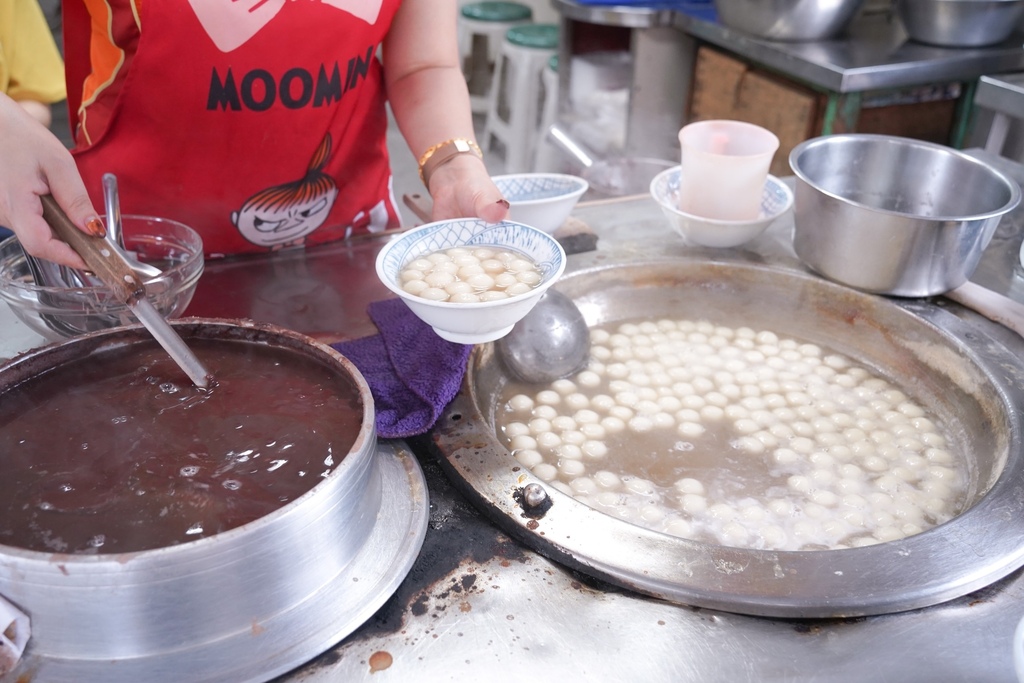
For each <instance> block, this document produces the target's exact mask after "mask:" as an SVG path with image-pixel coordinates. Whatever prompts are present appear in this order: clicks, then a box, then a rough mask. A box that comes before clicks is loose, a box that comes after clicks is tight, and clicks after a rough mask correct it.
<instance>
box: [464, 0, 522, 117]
mask: <svg viewBox="0 0 1024 683" xmlns="http://www.w3.org/2000/svg"><path fill="white" fill-rule="evenodd" d="M532 19H533V10H532V9H530V8H529V7H528V6H527V5H524V4H522V3H518V2H471V3H468V4H465V5H463V6H462V7H461V8H460V10H459V24H458V32H459V56H460V58H461V60H462V72H463V74H465V76H466V82H467V84H468V85H469V101H470V105H471V106H472V109H473V113H474V114H481V113H483V112H485V111H487V105H488V103H489V102H490V91H491V86H492V84H493V83H494V79H493V78H492V77H491V74H492V72H493V69H494V65H495V63H496V62H497V60H498V51H499V50H500V48H501V43H502V41H504V40H505V34H506V33H507V32H508V30H509V29H510V28H512V27H514V26H520V25H522V24H528V23H530V21H531V20H532ZM481 43H483V44H481Z"/></svg>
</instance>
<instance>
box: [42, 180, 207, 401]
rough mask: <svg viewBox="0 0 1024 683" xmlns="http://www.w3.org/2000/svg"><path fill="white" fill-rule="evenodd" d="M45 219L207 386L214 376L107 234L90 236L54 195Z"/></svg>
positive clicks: (189, 372)
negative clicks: (155, 303)
mask: <svg viewBox="0 0 1024 683" xmlns="http://www.w3.org/2000/svg"><path fill="white" fill-rule="evenodd" d="M42 203H43V218H44V219H45V220H46V222H47V223H48V224H49V225H50V227H51V228H53V231H54V232H55V233H56V234H57V236H58V237H60V238H61V239H62V240H64V241H65V242H67V243H68V244H69V245H71V248H72V249H74V250H75V251H76V252H78V254H79V256H81V257H82V260H84V261H85V264H86V265H87V266H89V269H90V270H91V271H92V272H93V273H94V274H95V275H96V277H98V278H99V279H100V281H101V282H103V284H105V285H106V286H107V287H109V288H110V289H111V291H112V292H113V294H114V296H115V297H116V298H117V300H118V301H121V302H123V303H124V304H125V305H127V306H128V307H129V308H130V309H131V311H132V313H133V314H134V315H135V317H136V318H138V319H139V322H141V323H142V324H143V325H145V326H146V329H148V330H149V332H150V334H152V335H153V337H154V338H155V339H156V340H157V341H158V342H159V343H160V345H161V346H162V347H164V350H165V351H167V353H168V354H169V355H170V356H171V358H172V359H174V362H176V363H177V364H178V365H179V366H180V367H181V369H182V370H184V371H185V374H186V375H188V376H189V379H191V380H192V381H193V382H194V383H195V385H196V386H198V387H200V388H203V389H205V388H206V387H208V386H209V384H210V379H211V377H210V375H209V373H208V372H207V371H206V368H204V367H203V364H202V363H201V362H200V361H199V359H198V358H196V356H195V354H194V353H192V350H191V349H189V348H188V346H187V345H186V344H185V342H184V340H182V338H181V337H180V336H179V335H178V333H177V332H175V331H174V328H172V327H171V326H170V324H169V323H168V322H167V319H166V318H164V317H163V316H162V315H161V314H160V312H159V311H157V310H156V308H154V307H153V304H151V303H150V302H149V299H147V298H146V285H145V284H144V283H143V282H142V278H140V277H139V274H138V273H136V272H135V270H134V269H133V268H132V266H131V264H130V263H128V261H127V259H126V258H125V257H124V255H123V254H122V253H121V251H120V250H119V249H114V248H111V246H110V244H109V242H107V240H106V238H104V237H93V236H92V235H87V234H85V233H84V232H82V231H81V230H79V229H78V228H77V227H75V224H74V223H72V222H71V219H70V218H68V216H67V214H65V213H64V210H63V209H61V208H60V205H58V204H57V200H55V199H54V198H53V196H52V195H45V196H43V197H42Z"/></svg>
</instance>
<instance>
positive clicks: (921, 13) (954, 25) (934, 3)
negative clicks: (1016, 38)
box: [896, 0, 1024, 47]
mask: <svg viewBox="0 0 1024 683" xmlns="http://www.w3.org/2000/svg"><path fill="white" fill-rule="evenodd" d="M896 12H897V14H899V17H900V20H901V21H902V22H903V28H905V29H906V31H907V35H908V36H910V37H911V38H912V39H913V40H916V41H918V42H921V43H930V44H932V45H942V46H944V47H981V46H983V45H993V44H995V43H1001V42H1002V41H1004V40H1006V39H1007V38H1009V37H1010V34H1011V33H1013V31H1014V30H1015V29H1016V28H1017V26H1018V24H1019V23H1020V20H1021V17H1024V0H897V1H896Z"/></svg>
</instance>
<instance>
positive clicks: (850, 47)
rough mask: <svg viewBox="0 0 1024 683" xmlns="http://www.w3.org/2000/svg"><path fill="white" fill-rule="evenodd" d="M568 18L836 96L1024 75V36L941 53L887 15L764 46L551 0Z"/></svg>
mask: <svg viewBox="0 0 1024 683" xmlns="http://www.w3.org/2000/svg"><path fill="white" fill-rule="evenodd" d="M551 2H552V5H553V6H554V7H555V9H557V10H558V11H559V12H560V13H561V14H562V16H563V17H565V18H568V19H572V20H576V21H582V22H588V23H594V24H605V25H609V26H625V27H630V28H651V27H656V26H675V27H676V28H677V29H679V30H680V31H683V32H685V33H687V34H689V35H691V36H693V37H695V38H698V39H700V40H703V41H706V42H708V43H711V44H713V45H717V46H719V47H722V48H724V49H726V50H728V51H730V52H732V53H734V54H736V55H739V56H741V57H744V58H746V59H749V60H751V61H754V62H757V63H758V64H761V65H763V66H766V67H769V68H771V69H775V70H777V71H779V72H780V73H782V74H785V75H787V76H790V77H793V78H797V79H800V80H802V81H805V82H806V83H809V84H811V85H815V86H818V87H821V88H824V89H826V90H829V91H832V92H837V93H848V92H863V91H867V90H878V89H885V88H905V87H913V86H923V85H930V84H935V83H951V82H957V81H973V80H976V79H977V78H979V77H980V76H982V75H984V74H995V73H1002V72H1008V71H1019V70H1021V69H1024V47H1022V46H1024V35H1021V34H1020V33H1019V32H1018V33H1017V34H1015V35H1013V36H1011V37H1010V38H1008V39H1007V40H1006V41H1004V42H1003V43H1001V44H999V45H993V46H989V47H983V48H942V47H933V46H930V45H925V44H922V43H916V42H914V41H912V40H908V39H907V36H906V32H905V31H904V30H903V27H902V25H901V24H900V21H899V19H898V18H897V17H895V16H894V15H893V14H891V13H890V12H888V11H882V12H880V11H871V12H864V13H862V14H861V15H859V16H858V17H856V18H855V19H854V21H853V22H852V23H851V25H850V27H849V30H848V32H847V34H846V35H844V36H842V37H840V38H838V39H835V40H827V41H818V42H802V43H798V42H793V43H788V42H778V41H769V40H761V39H758V38H754V37H752V36H749V35H747V34H744V33H741V32H739V31H736V30H733V29H730V28H728V27H726V26H724V25H722V24H721V23H720V22H709V21H704V20H701V19H698V18H695V17H693V16H691V15H689V14H686V13H684V12H680V11H673V10H668V9H649V8H642V7H635V6H609V5H584V4H580V3H579V2H576V1H575V0H551Z"/></svg>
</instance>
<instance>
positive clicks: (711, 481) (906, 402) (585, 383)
mask: <svg viewBox="0 0 1024 683" xmlns="http://www.w3.org/2000/svg"><path fill="white" fill-rule="evenodd" d="M501 402H502V403H501V404H500V405H499V410H498V413H497V423H498V424H497V426H498V431H499V437H500V438H502V439H503V441H504V443H505V444H506V445H507V447H508V448H509V450H510V451H511V452H512V454H513V455H514V456H515V457H516V459H517V460H518V461H519V463H520V464H521V465H523V466H524V467H526V468H528V469H529V470H530V471H532V472H533V473H534V474H535V475H536V476H537V477H539V478H540V479H543V480H544V481H547V482H549V483H550V484H551V485H552V486H554V487H555V488H558V489H559V490H561V491H563V492H564V493H567V494H569V495H571V496H573V497H575V498H576V499H577V500H579V501H581V502H583V503H585V504H587V505H589V506H591V507H594V508H596V509H598V510H601V511H602V512H605V513H607V514H609V515H612V516H614V517H617V518H620V519H624V520H627V521H629V522H632V523H635V524H638V525H642V526H645V527H648V528H651V529H654V530H656V531H661V532H665V533H668V534H672V535H675V536H681V537H685V538H692V539H695V540H699V541H704V542H710V543H716V544H719V545H727V546H733V547H743V548H757V549H770V550H821V549H839V548H849V547H857V546H864V545H871V544H875V543H880V542H886V541H893V540H896V539H900V538H904V537H906V536H911V535H914V534H918V533H920V532H922V531H924V530H925V529H928V528H931V527H933V526H936V525H938V524H941V523H943V522H945V521H947V520H949V519H951V518H952V517H953V516H955V515H956V514H957V512H958V511H959V508H960V506H961V505H962V504H963V499H964V492H965V489H966V485H967V472H966V465H965V464H964V463H963V462H962V461H961V459H960V458H959V457H957V455H956V454H955V453H954V452H953V451H952V450H951V444H950V441H949V439H947V438H946V436H945V435H944V433H943V431H942V427H941V425H940V424H938V420H937V419H936V417H935V416H933V415H931V414H930V413H929V412H928V411H926V410H925V409H924V408H923V407H922V406H920V405H918V404H917V403H915V402H914V400H913V399H911V398H910V397H908V396H907V395H906V394H904V393H903V392H902V391H900V389H899V388H897V387H896V386H894V385H893V384H891V383H890V382H889V381H887V380H886V379H884V378H882V377H880V376H878V375H877V374H875V373H873V372H871V371H870V370H868V369H867V368H864V367H861V366H859V365H857V364H856V363H854V362H853V361H851V360H850V359H849V358H846V357H845V356H842V355H840V354H838V353H834V352H831V351H829V350H828V349H824V348H822V347H820V346H818V345H816V344H809V343H806V342H801V341H798V340H795V339H786V338H782V337H779V336H778V335H776V334H775V333H774V332H770V331H766V330H762V331H756V330H753V329H750V328H746V327H740V328H735V329H734V328H730V327H725V326H721V325H715V324H712V323H710V322H707V321H691V320H658V321H642V322H627V323H623V324H618V325H615V326H606V327H597V328H594V329H593V330H592V331H591V360H590V363H589V365H588V367H587V369H586V370H583V371H582V372H580V373H578V374H576V375H575V376H573V377H572V378H570V379H560V380H557V381H555V382H553V383H551V384H550V385H547V386H543V387H540V388H538V387H536V386H527V385H521V384H518V385H517V384H511V385H509V386H507V387H506V389H505V393H504V394H503V395H502V398H501Z"/></svg>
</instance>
